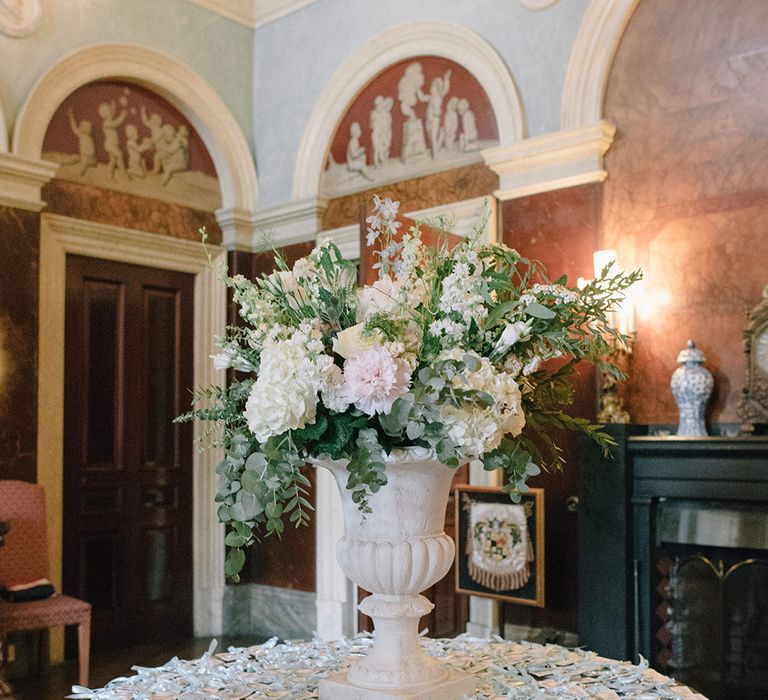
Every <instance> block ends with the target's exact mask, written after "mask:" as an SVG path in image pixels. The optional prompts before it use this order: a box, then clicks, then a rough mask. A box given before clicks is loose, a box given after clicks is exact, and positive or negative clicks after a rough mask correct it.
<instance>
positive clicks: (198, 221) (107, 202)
mask: <svg viewBox="0 0 768 700" xmlns="http://www.w3.org/2000/svg"><path fill="white" fill-rule="evenodd" d="M42 198H43V201H45V202H47V207H46V208H45V210H44V211H45V212H47V213H52V214H61V215H62V216H71V217H72V218H75V219H84V220H86V221H95V222H97V223H102V224H110V225H112V226H122V227H124V228H133V229H137V230H140V231H149V232H151V233H160V234H163V235H165V236H173V237H174V238H183V239H186V240H192V241H199V240H200V234H199V230H200V228H201V227H203V226H205V228H206V231H207V232H208V235H209V240H210V242H211V243H213V244H219V243H221V229H219V225H218V223H216V217H215V216H214V214H213V213H212V212H207V211H202V210H199V209H190V208H189V207H184V206H180V205H178V204H172V203H170V202H161V201H159V200H157V199H148V198H146V197H138V196H136V195H131V194H127V193H125V192H118V191H116V190H107V189H103V188H101V187H96V186H94V185H86V184H81V183H77V182H67V181H65V180H52V181H51V182H49V183H48V184H47V185H45V187H43V190H42Z"/></svg>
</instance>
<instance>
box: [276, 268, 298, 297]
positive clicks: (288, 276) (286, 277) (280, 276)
mask: <svg viewBox="0 0 768 700" xmlns="http://www.w3.org/2000/svg"><path fill="white" fill-rule="evenodd" d="M269 277H270V279H272V280H273V281H274V282H275V284H277V285H279V286H280V288H281V289H282V290H283V291H284V292H285V293H286V294H291V293H293V292H297V291H299V283H298V282H297V281H296V277H295V276H294V274H293V272H291V271H290V270H278V271H276V272H273V273H272V274H271V275H270V276H269Z"/></svg>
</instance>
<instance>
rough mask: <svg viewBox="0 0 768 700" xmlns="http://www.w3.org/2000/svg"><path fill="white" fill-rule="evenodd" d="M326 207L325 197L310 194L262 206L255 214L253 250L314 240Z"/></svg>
mask: <svg viewBox="0 0 768 700" xmlns="http://www.w3.org/2000/svg"><path fill="white" fill-rule="evenodd" d="M327 206H328V200H327V199H326V198H325V197H309V198H308V199H304V200H299V201H296V200H294V201H292V202H288V203H287V204H280V205H278V206H276V207H269V208H268V209H260V210H259V211H257V212H256V213H255V214H254V216H253V236H252V239H251V248H252V250H263V249H265V248H269V247H272V246H274V247H275V248H280V247H282V246H286V245H292V244H294V243H304V242H306V241H313V240H315V239H316V238H317V232H318V231H319V230H320V226H321V220H322V217H323V212H324V211H325V210H326V208H327Z"/></svg>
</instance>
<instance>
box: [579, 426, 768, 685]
mask: <svg viewBox="0 0 768 700" xmlns="http://www.w3.org/2000/svg"><path fill="white" fill-rule="evenodd" d="M608 430H609V431H610V432H611V433H612V435H613V436H614V438H615V439H616V442H617V445H616V447H615V448H613V458H612V459H606V458H604V457H603V456H602V454H601V453H600V451H599V450H598V449H596V448H595V447H594V446H593V445H590V444H588V443H587V442H584V443H582V445H581V450H580V455H579V572H578V574H579V576H578V580H579V642H580V644H582V645H584V646H585V647H587V648H589V649H594V650H595V651H597V652H599V653H601V654H603V655H605V656H610V657H614V658H629V659H633V660H634V661H637V660H638V659H639V656H643V657H645V658H646V659H648V660H649V661H650V663H651V665H652V666H653V667H654V668H657V669H658V670H659V671H661V672H662V673H665V674H667V675H671V676H673V677H675V678H678V679H679V680H681V681H683V682H685V683H687V684H689V685H691V686H692V687H694V688H696V689H697V690H698V691H699V692H701V693H702V694H704V695H705V696H706V697H708V698H710V700H732V699H733V700H736V699H738V700H758V699H760V700H764V698H768V437H762V436H761V437H707V438H677V437H649V436H647V435H646V434H644V433H646V432H647V429H646V428H644V427H643V426H609V428H608Z"/></svg>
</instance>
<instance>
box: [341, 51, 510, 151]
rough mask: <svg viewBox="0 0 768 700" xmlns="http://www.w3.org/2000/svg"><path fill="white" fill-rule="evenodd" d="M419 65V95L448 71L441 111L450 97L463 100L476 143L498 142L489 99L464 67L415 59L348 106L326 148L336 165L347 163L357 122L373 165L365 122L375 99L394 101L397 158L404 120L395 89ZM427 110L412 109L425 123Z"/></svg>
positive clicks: (379, 79) (382, 76)
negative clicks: (351, 132)
mask: <svg viewBox="0 0 768 700" xmlns="http://www.w3.org/2000/svg"><path fill="white" fill-rule="evenodd" d="M416 61H418V62H419V63H421V65H422V68H423V69H424V78H425V80H424V85H423V86H422V91H423V92H424V93H425V94H426V95H428V94H429V87H430V85H431V83H432V80H433V79H434V78H437V77H439V76H442V75H443V74H444V73H445V72H446V71H447V70H450V71H451V78H450V90H449V91H448V94H447V95H446V96H445V98H444V99H443V110H445V108H446V105H447V104H448V100H450V99H451V97H453V96H457V97H460V98H462V97H463V98H465V99H467V100H468V101H469V105H470V108H471V109H472V111H473V112H474V114H475V119H476V124H477V132H478V139H479V140H480V141H484V140H492V141H495V140H497V139H498V128H497V126H496V118H495V117H494V114H493V108H492V107H491V102H490V100H489V99H488V95H487V94H486V93H485V90H483V88H482V86H481V85H480V83H479V82H478V81H477V79H476V78H475V77H474V76H473V75H472V74H471V73H470V72H469V71H468V70H467V69H466V68H464V67H463V66H460V65H459V64H458V63H455V62H454V61H450V60H448V59H447V58H441V57H439V56H414V57H413V58H408V59H405V60H404V61H400V62H398V63H395V64H393V65H391V66H389V68H387V69H386V70H384V71H382V72H381V73H379V75H377V76H376V77H375V78H374V79H373V80H372V81H371V82H369V83H368V84H367V85H366V86H365V87H364V88H363V89H362V90H361V91H360V93H359V94H358V95H357V97H356V98H355V99H354V101H353V102H352V104H351V105H350V106H349V108H348V109H347V111H346V112H345V114H344V116H343V117H342V118H341V121H340V122H339V124H338V126H337V127H336V131H335V132H334V136H333V139H332V140H331V145H330V148H329V154H330V156H332V157H333V159H334V161H336V162H337V163H343V162H344V161H345V160H346V157H347V156H346V152H347V142H348V141H349V127H350V125H351V124H352V122H358V123H359V124H360V126H361V127H362V136H361V138H360V144H361V145H362V146H363V147H364V148H365V150H366V153H367V154H368V162H369V163H371V162H372V156H371V154H372V144H371V137H370V130H369V129H368V121H369V117H370V113H371V110H372V109H373V106H374V100H375V99H376V96H377V95H384V96H390V97H393V98H394V105H393V107H392V134H393V137H392V148H391V150H390V156H391V157H393V158H398V157H399V156H400V150H401V145H402V143H401V134H402V132H403V124H404V122H405V117H404V116H403V113H402V112H401V110H400V103H399V102H398V100H397V94H398V90H397V86H398V82H399V81H400V78H402V77H403V73H404V72H405V69H406V67H407V66H408V65H409V64H411V63H414V62H416ZM426 110H427V105H426V103H423V102H419V103H417V104H416V106H415V107H414V111H415V112H416V115H417V116H418V117H419V118H420V119H421V120H422V121H424V116H425V113H426Z"/></svg>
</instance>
